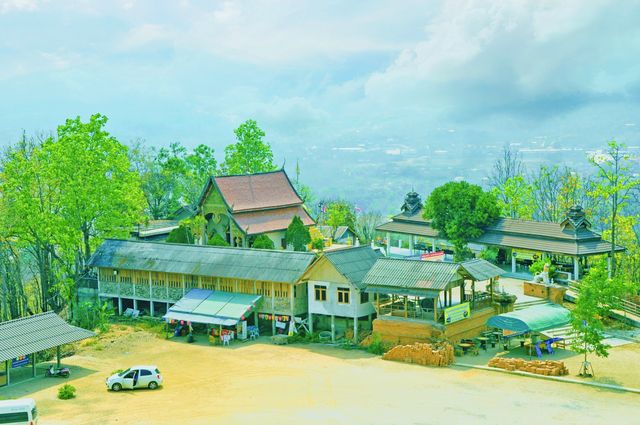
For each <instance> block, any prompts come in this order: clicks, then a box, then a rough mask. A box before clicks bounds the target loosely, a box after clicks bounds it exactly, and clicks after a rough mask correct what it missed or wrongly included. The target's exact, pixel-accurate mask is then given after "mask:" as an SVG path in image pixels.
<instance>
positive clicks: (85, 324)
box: [75, 302, 113, 332]
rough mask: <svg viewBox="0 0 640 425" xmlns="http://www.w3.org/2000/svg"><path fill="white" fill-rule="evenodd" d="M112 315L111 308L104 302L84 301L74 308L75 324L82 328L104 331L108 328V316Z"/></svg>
mask: <svg viewBox="0 0 640 425" xmlns="http://www.w3.org/2000/svg"><path fill="white" fill-rule="evenodd" d="M112 315H113V308H112V307H111V306H110V305H109V304H108V303H106V302H104V303H102V304H97V303H91V302H84V303H81V304H80V305H78V308H77V309H76V314H75V324H76V325H77V326H80V327H81V328H84V329H89V330H95V329H97V330H98V331H99V332H106V331H107V330H108V329H109V317H110V316H112Z"/></svg>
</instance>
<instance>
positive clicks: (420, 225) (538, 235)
mask: <svg viewBox="0 0 640 425" xmlns="http://www.w3.org/2000/svg"><path fill="white" fill-rule="evenodd" d="M376 229H377V230H379V231H381V232H394V233H403V234H408V235H418V236H426V237H435V238H437V237H438V231H437V230H435V229H433V228H432V227H431V225H430V221H429V220H425V219H424V218H422V213H421V212H420V213H418V214H415V215H413V216H406V215H404V214H398V215H396V216H394V217H393V221H390V222H388V223H385V224H382V225H380V226H378V227H377V228H376ZM471 242H474V243H479V244H485V245H494V246H502V247H508V248H515V249H526V250H531V251H542V252H549V253H556V254H566V255H595V254H602V253H606V252H609V251H610V250H611V243H610V242H608V241H605V240H602V236H601V235H600V234H598V233H596V232H594V231H592V230H590V229H588V228H586V227H578V228H577V229H576V228H574V227H572V226H566V225H563V224H562V223H553V222H548V221H533V220H516V219H511V218H500V219H498V220H496V222H495V223H493V224H492V225H490V226H487V227H486V228H485V232H484V233H483V234H482V235H481V236H480V237H478V238H477V239H474V240H472V241H471ZM616 251H624V248H623V247H621V246H616Z"/></svg>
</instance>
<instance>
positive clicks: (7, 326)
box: [0, 311, 96, 361]
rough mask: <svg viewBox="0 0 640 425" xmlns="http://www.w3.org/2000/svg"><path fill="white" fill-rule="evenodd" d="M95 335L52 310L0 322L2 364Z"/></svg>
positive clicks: (0, 359) (0, 358)
mask: <svg viewBox="0 0 640 425" xmlns="http://www.w3.org/2000/svg"><path fill="white" fill-rule="evenodd" d="M95 335H96V334H95V333H93V332H91V331H88V330H86V329H81V328H77V327H75V326H71V325H70V324H68V323H67V322H65V321H64V320H63V319H62V318H61V317H60V316H58V315H57V314H55V313H54V312H53V311H48V312H46V313H41V314H36V315H33V316H28V317H23V318H21V319H15V320H9V321H7V322H2V323H0V361H5V360H10V359H14V358H16V357H18V356H22V355H26V354H32V353H37V352H38V351H42V350H47V349H49V348H54V347H57V346H59V345H63V344H69V343H72V342H76V341H80V340H83V339H86V338H91V337H92V336H95Z"/></svg>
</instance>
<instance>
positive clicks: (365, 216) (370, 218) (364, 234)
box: [354, 211, 384, 244]
mask: <svg viewBox="0 0 640 425" xmlns="http://www.w3.org/2000/svg"><path fill="white" fill-rule="evenodd" d="M383 222H384V218H383V217H382V215H381V214H380V213H379V212H376V211H372V212H365V213H361V214H358V215H357V216H356V223H355V229H354V230H355V232H356V234H357V235H358V239H360V242H361V243H363V244H369V243H371V241H372V240H373V238H374V237H375V234H376V227H378V226H379V225H380V224H382V223H383Z"/></svg>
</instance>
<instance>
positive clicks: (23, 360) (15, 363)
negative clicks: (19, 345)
mask: <svg viewBox="0 0 640 425" xmlns="http://www.w3.org/2000/svg"><path fill="white" fill-rule="evenodd" d="M28 364H29V356H26V355H25V356H19V357H16V358H15V359H12V360H11V367H21V366H26V365H28Z"/></svg>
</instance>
